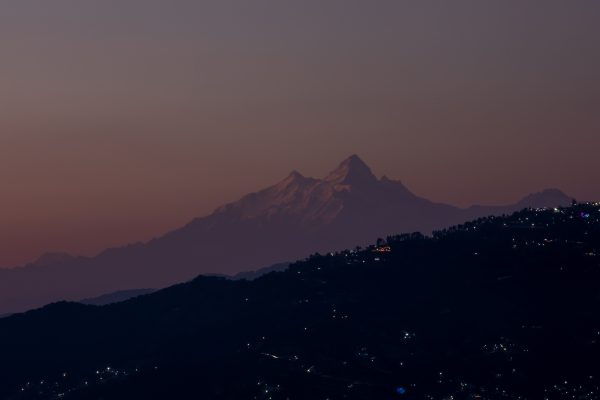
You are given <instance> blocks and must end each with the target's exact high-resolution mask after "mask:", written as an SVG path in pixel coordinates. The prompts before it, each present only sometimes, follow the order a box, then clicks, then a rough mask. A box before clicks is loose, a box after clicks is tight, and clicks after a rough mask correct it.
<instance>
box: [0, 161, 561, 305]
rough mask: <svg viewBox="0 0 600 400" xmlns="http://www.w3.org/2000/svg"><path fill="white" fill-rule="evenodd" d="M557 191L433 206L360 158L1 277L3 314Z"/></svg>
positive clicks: (229, 268) (443, 221) (233, 268)
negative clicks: (154, 234)
mask: <svg viewBox="0 0 600 400" xmlns="http://www.w3.org/2000/svg"><path fill="white" fill-rule="evenodd" d="M570 201H571V199H570V198H569V197H568V196H566V195H565V194H563V193H562V192H560V191H558V190H547V191H544V192H541V193H538V194H535V195H530V196H527V197H525V198H524V199H523V200H521V201H519V202H518V203H516V204H514V205H508V206H496V207H494V206H476V207H471V208H468V209H460V208H457V207H453V206H450V205H446V204H441V203H435V202H432V201H429V200H427V199H424V198H422V197H419V196H417V195H415V194H413V193H412V192H411V191H409V189H408V188H406V187H405V186H404V185H403V184H402V183H401V182H399V181H394V180H390V179H388V178H386V177H383V178H381V179H377V178H376V177H375V175H374V174H373V173H372V172H371V169H370V168H369V167H368V166H367V165H366V164H365V163H364V162H363V161H362V160H361V159H360V158H359V157H358V156H356V155H353V156H351V157H349V158H348V159H346V160H344V161H343V162H342V163H341V164H340V165H339V166H338V167H337V168H336V169H334V170H333V171H332V172H331V173H330V174H329V175H328V176H327V177H325V178H324V179H315V178H307V177H304V176H302V175H301V174H300V173H298V172H295V171H294V172H292V173H291V174H290V175H289V176H288V177H286V178H285V179H284V180H283V181H281V182H279V183H277V184H276V185H273V186H271V187H269V188H266V189H264V190H261V191H258V192H256V193H251V194H249V195H246V196H244V197H243V198H242V199H240V200H239V201H237V202H234V203H231V204H228V205H226V206H223V207H220V208H219V209H217V210H216V211H215V212H214V213H213V214H211V215H209V216H207V217H203V218H197V219H195V220H193V221H191V222H190V223H189V224H187V225H186V226H184V227H182V228H180V229H177V230H175V231H172V232H169V233H167V234H165V235H164V236H162V237H159V238H156V239H154V240H151V241H149V242H147V243H137V244H133V245H128V246H124V247H120V248H113V249H108V250H106V251H104V252H102V253H100V254H99V255H97V256H96V257H91V258H86V257H70V256H68V255H63V254H52V255H48V256H45V257H42V259H41V260H39V261H38V262H35V263H33V264H30V265H27V266H24V267H21V268H15V269H10V270H0V314H3V313H10V312H17V311H23V310H26V309H31V308H34V307H39V306H42V305H44V304H47V303H49V302H52V301H58V300H79V299H82V298H90V297H96V296H100V295H103V294H105V293H111V292H115V291H123V290H131V289H136V288H147V287H150V288H162V287H165V286H168V285H172V284H175V283H177V282H182V281H186V280H189V279H192V278H194V277H195V276H197V275H198V274H225V275H234V274H236V273H239V272H243V271H248V270H256V269H258V268H262V267H264V266H267V265H273V264H277V263H281V262H285V261H289V260H294V259H298V258H300V257H303V256H304V255H306V254H310V253H314V252H318V251H320V252H323V251H330V250H332V249H343V248H348V247H351V246H355V245H357V244H358V245H366V244H367V243H369V242H370V241H371V240H372V238H373V237H376V236H385V235H390V234H395V233H398V232H413V231H421V232H426V233H428V232H431V231H432V230H434V229H440V228H443V227H448V226H450V225H454V224H458V223H461V222H464V221H467V220H470V219H473V218H477V217H481V216H484V215H501V214H504V213H511V212H513V211H516V210H519V209H522V208H524V207H546V206H552V207H554V206H559V205H567V204H569V203H570Z"/></svg>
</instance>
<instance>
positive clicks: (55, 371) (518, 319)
mask: <svg viewBox="0 0 600 400" xmlns="http://www.w3.org/2000/svg"><path fill="white" fill-rule="evenodd" d="M599 208H600V204H596V205H592V204H588V205H577V206H574V207H570V208H565V209H560V210H544V211H541V210H540V211H535V210H529V211H523V212H519V213H517V214H514V215H512V216H510V217H497V218H486V219H480V220H477V221H475V222H473V223H469V224H466V225H462V226H459V227H456V228H453V229H450V230H446V231H443V232H438V233H436V234H435V235H434V237H432V238H426V237H423V236H421V235H419V234H413V235H403V236H398V237H393V238H389V239H388V245H389V248H388V247H386V246H383V245H381V246H380V247H378V248H369V249H366V250H362V251H348V252H343V253H339V254H335V255H327V256H313V257H311V258H310V259H308V260H306V261H303V262H299V263H296V264H294V265H292V266H291V267H290V268H289V269H288V270H287V271H285V272H274V273H271V274H268V275H265V276H263V277H261V278H258V279H256V280H254V281H245V280H242V281H231V280H226V279H221V278H214V277H213V278H207V277H200V278H197V279H195V280H194V281H192V282H190V283H186V284H181V285H178V286H174V287H171V288H168V289H165V290H162V291H159V292H156V293H153V294H150V295H146V296H142V297H138V298H136V299H133V300H130V301H127V302H124V303H119V304H114V305H109V306H104V307H94V306H85V305H81V304H74V303H58V304H54V305H51V306H48V307H45V308H43V309H41V310H37V311H32V312H29V313H26V314H22V315H16V316H12V317H9V318H6V319H2V320H0V354H1V355H2V363H0V376H2V379H1V380H0V391H1V392H0V393H1V396H0V397H1V398H9V399H38V398H39V399H50V398H65V399H134V398H143V399H153V398H156V399H159V398H160V399H164V398H173V399H187V398H202V399H288V398H289V399H326V398H329V399H393V398H407V399H443V398H454V399H479V398H481V399H517V398H528V399H542V398H548V399H563V398H575V399H594V398H598V393H599V392H598V385H599V383H600V367H599V364H598V360H599V359H600V344H599V341H600V313H599V311H598V310H599V309H600V308H599V306H600V290H599V288H600V210H599ZM380 244H381V243H380ZM388 250H389V251H388ZM449 396H453V397H449Z"/></svg>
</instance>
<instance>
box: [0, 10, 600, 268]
mask: <svg viewBox="0 0 600 400" xmlns="http://www.w3.org/2000/svg"><path fill="white" fill-rule="evenodd" d="M598 21H600V2H598V1H595V0H589V1H584V0H571V1H555V0H546V1H543V2H541V1H527V0H514V1H511V0H505V1H481V0H473V1H461V0H455V1H424V0H419V1H398V0H393V1H391V0H390V1H386V0H378V1H373V0H370V1H367V0H364V1H353V0H339V1H335V0H330V1H328V0H319V1H312V0H302V1H299V0H298V1H286V0H273V1H261V0H253V1H247V0H237V1H227V0H218V1H197V0H194V1H192V0H189V1H188V0H169V1H167V0H163V1H156V0H118V1H116V0H97V1H91V0H71V1H67V0H53V1H48V0H38V1H34V0H19V1H10V2H3V3H2V4H1V5H0V52H1V53H0V56H1V62H0V89H1V90H0V110H1V112H0V182H1V185H0V196H1V199H2V200H1V203H0V205H1V206H0V228H1V229H0V265H3V266H8V265H16V264H20V263H23V262H25V261H28V260H31V259H33V258H35V257H37V256H39V255H40V254H41V253H43V252H45V251H47V250H65V251H68V252H71V253H74V254H94V253H95V252H97V251H99V250H100V249H102V248H104V247H106V246H110V245H118V244H123V243H127V242H132V241H138V240H145V239H148V238H150V237H152V236H154V235H156V234H159V233H161V232H163V231H165V230H167V229H170V228H174V227H177V226H178V225H180V224H182V223H184V222H186V221H187V220H189V219H191V218H192V217H195V216H201V215H204V214H206V213H208V212H210V211H212V209H214V208H215V207H216V206H218V205H220V204H222V203H224V202H228V201H233V200H235V199H237V198H238V197H239V196H241V195H242V194H244V193H246V192H248V191H252V190H255V189H258V188H261V187H264V186H266V185H269V184H271V183H274V182H276V181H278V180H279V179H281V178H283V177H284V176H285V175H287V173H288V172H289V171H290V170H292V169H298V170H299V171H301V172H303V173H304V174H306V175H313V176H323V175H325V174H326V173H327V172H328V171H329V170H331V169H332V168H334V167H335V165H336V164H337V163H338V162H339V161H340V160H341V159H343V158H344V157H346V156H348V155H349V154H352V153H358V154H359V155H360V156H361V157H362V158H363V159H364V160H365V161H366V162H367V163H369V164H370V165H371V166H372V167H373V170H374V172H375V173H376V174H377V175H382V174H386V175H388V176H390V177H392V178H396V179H401V180H402V181H403V182H404V183H405V184H406V185H407V186H408V187H409V188H411V189H412V190H413V191H415V192H416V193H417V194H420V195H423V196H425V197H428V198H430V199H433V200H437V201H445V202H450V203H453V204H457V205H468V204H471V203H507V202H512V201H515V200H516V199H517V198H519V197H520V196H522V195H524V194H526V193H529V192H531V191H537V190H540V189H542V188H545V187H559V188H561V189H563V190H564V191H565V192H567V193H569V194H571V195H573V196H575V197H577V198H579V199H582V200H586V199H600V185H599V184H598V183H599V182H600V157H598V149H600V24H599V23H598Z"/></svg>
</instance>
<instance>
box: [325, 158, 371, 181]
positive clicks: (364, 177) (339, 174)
mask: <svg viewBox="0 0 600 400" xmlns="http://www.w3.org/2000/svg"><path fill="white" fill-rule="evenodd" d="M325 180H326V181H328V182H330V183H332V184H334V185H360V184H364V183H373V182H375V181H377V178H376V177H375V175H373V172H371V168H369V166H368V165H367V164H365V162H364V161H363V160H361V158H360V157H359V156H357V155H356V154H353V155H351V156H350V157H348V158H346V159H345V160H344V161H342V163H341V164H340V165H339V166H338V167H337V168H336V169H335V170H333V171H332V172H331V173H330V174H329V175H328V176H327V178H325Z"/></svg>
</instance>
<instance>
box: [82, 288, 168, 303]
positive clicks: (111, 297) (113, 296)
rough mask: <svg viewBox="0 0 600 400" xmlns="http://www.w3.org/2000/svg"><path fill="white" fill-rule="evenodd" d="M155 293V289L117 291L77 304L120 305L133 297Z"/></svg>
mask: <svg viewBox="0 0 600 400" xmlns="http://www.w3.org/2000/svg"><path fill="white" fill-rule="evenodd" d="M154 292H156V289H132V290H119V291H118V292H113V293H108V294H104V295H102V296H98V297H94V298H91V299H83V300H80V301H79V303H81V304H87V305H90V306H105V305H108V304H114V303H120V302H122V301H126V300H129V299H133V298H135V297H139V296H143V295H145V294H150V293H154Z"/></svg>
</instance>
